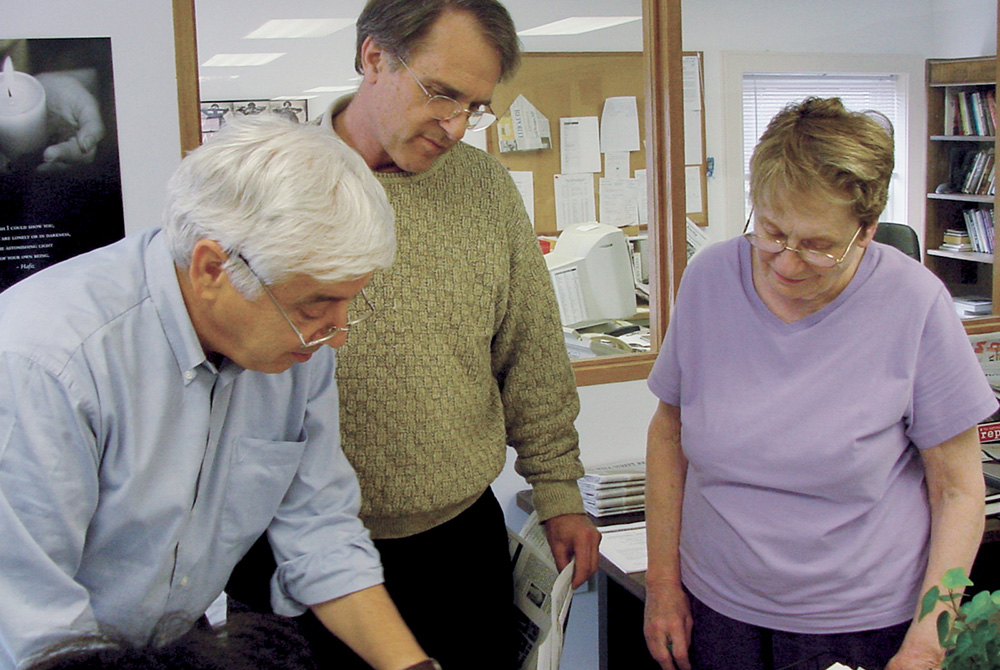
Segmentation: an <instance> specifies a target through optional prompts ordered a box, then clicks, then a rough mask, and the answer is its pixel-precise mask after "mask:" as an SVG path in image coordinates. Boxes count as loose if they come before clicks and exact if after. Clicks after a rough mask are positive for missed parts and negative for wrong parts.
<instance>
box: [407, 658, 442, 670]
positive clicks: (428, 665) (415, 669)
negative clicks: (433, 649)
mask: <svg viewBox="0 0 1000 670" xmlns="http://www.w3.org/2000/svg"><path fill="white" fill-rule="evenodd" d="M406 670H441V664H440V663H438V662H437V661H435V660H434V659H433V658H428V659H427V660H426V661H420V662H419V663H417V664H416V665H411V666H410V667H408V668H406Z"/></svg>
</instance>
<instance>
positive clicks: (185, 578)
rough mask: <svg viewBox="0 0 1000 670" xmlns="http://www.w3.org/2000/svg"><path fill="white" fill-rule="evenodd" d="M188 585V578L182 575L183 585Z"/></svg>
mask: <svg viewBox="0 0 1000 670" xmlns="http://www.w3.org/2000/svg"><path fill="white" fill-rule="evenodd" d="M187 585H188V578H187V577H181V586H187Z"/></svg>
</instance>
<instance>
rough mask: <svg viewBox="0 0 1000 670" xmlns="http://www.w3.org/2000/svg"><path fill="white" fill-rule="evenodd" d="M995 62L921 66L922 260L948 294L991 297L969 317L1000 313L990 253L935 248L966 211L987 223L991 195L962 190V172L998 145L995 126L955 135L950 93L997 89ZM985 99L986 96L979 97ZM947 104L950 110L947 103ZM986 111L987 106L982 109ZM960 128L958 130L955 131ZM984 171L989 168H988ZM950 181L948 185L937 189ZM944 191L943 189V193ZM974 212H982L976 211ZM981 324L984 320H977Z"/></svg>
mask: <svg viewBox="0 0 1000 670" xmlns="http://www.w3.org/2000/svg"><path fill="white" fill-rule="evenodd" d="M996 81H997V62H996V58H995V57H993V56H988V57H980V58H958V59H930V60H928V61H927V65H926V83H927V105H928V108H927V138H928V139H927V198H926V218H925V225H926V228H925V231H924V245H925V248H926V252H925V262H926V264H927V266H928V267H929V268H930V269H931V270H932V271H934V272H935V273H936V274H937V275H938V276H939V277H940V278H941V279H942V280H943V281H944V283H945V284H946V285H947V286H948V290H949V291H951V293H952V295H978V296H981V297H985V298H990V299H991V300H992V301H993V314H992V315H990V316H989V317H985V318H977V319H970V320H969V321H968V322H967V326H968V327H969V328H971V329H975V328H976V327H977V325H976V324H975V323H974V322H982V321H984V320H990V319H992V318H994V317H996V316H997V315H1000V278H998V277H997V273H998V264H997V263H995V262H994V254H991V253H984V252H981V251H970V252H963V251H949V250H943V249H940V246H941V244H942V242H943V237H944V232H945V230H947V229H949V228H957V229H966V228H967V226H966V221H965V214H964V213H965V211H966V210H972V211H975V210H981V212H985V216H986V217H987V218H988V219H989V220H990V221H991V222H992V223H991V224H990V226H991V228H992V230H993V231H996V222H995V221H992V219H993V216H992V215H993V212H994V211H995V208H996V204H997V203H996V199H997V198H996V195H995V194H994V195H989V194H987V193H984V192H982V191H978V192H975V191H974V192H971V193H966V192H961V189H962V187H963V185H964V177H965V176H966V174H967V172H968V171H969V170H970V169H971V167H972V165H973V164H974V161H975V157H976V155H977V154H986V153H988V152H989V150H992V151H993V152H996V150H997V134H996V131H992V132H991V133H985V132H976V131H975V130H974V129H970V128H966V129H965V130H964V133H963V134H956V131H954V130H952V128H946V127H945V126H946V125H951V124H950V121H951V114H950V113H949V112H948V108H949V107H952V103H951V100H952V97H953V96H954V95H955V94H956V93H957V94H963V93H964V94H968V93H972V92H976V93H979V94H985V92H986V91H991V92H992V94H993V95H995V92H996ZM982 97H983V98H985V95H983V96H982ZM952 109H954V108H953V107H952ZM987 113H988V111H987ZM958 132H959V133H961V132H962V131H961V130H959V131H958ZM994 155H995V154H994ZM987 173H988V168H987ZM942 184H950V185H951V188H942V187H941V185H942ZM942 191H943V192H942ZM979 216H984V214H982V213H980V214H979ZM978 325H979V326H982V325H983V324H981V323H980V324H978Z"/></svg>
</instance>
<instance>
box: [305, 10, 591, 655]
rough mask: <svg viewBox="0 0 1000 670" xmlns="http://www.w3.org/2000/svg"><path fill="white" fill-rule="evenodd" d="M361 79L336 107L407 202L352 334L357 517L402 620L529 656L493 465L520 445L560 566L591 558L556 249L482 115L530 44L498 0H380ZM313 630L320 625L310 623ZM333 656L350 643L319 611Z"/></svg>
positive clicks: (579, 577) (427, 641)
mask: <svg viewBox="0 0 1000 670" xmlns="http://www.w3.org/2000/svg"><path fill="white" fill-rule="evenodd" d="M357 29H358V54H357V62H356V66H357V69H358V72H359V73H361V74H362V75H363V81H362V83H361V85H360V87H359V89H358V91H357V93H356V94H355V95H353V96H352V97H350V98H348V99H344V100H340V101H338V102H337V103H336V104H334V106H333V107H332V108H331V109H330V110H328V111H327V113H326V114H325V115H324V117H323V119H322V124H323V125H324V126H325V127H327V128H330V129H331V131H333V132H335V133H337V134H338V135H339V136H340V137H341V138H342V139H344V141H346V142H347V143H348V144H349V145H350V146H352V147H354V148H355V149H356V150H357V151H358V152H359V153H360V154H361V156H362V157H363V158H364V159H365V161H366V162H367V164H368V166H369V167H370V168H371V169H372V170H373V171H374V172H375V175H376V176H377V177H378V179H379V181H380V183H381V184H382V186H383V188H384V189H385V191H386V195H387V196H388V198H389V201H390V203H391V204H392V206H393V209H394V210H395V212H396V235H397V245H398V252H397V261H396V263H395V264H394V265H393V267H392V268H390V269H388V270H386V271H384V272H381V273H379V274H378V276H376V277H375V278H374V279H373V281H372V283H371V284H370V285H369V287H368V289H367V293H368V295H369V296H370V298H371V299H372V301H373V302H374V303H375V304H377V305H378V309H379V316H378V318H377V319H373V320H372V323H371V326H372V327H371V328H370V329H366V330H365V331H363V332H361V331H359V332H358V333H352V336H351V337H352V340H351V341H350V342H349V343H347V344H346V345H345V346H344V347H343V348H342V349H341V351H340V355H339V366H338V372H337V378H338V382H339V386H340V402H341V409H340V414H341V429H342V436H343V449H344V453H345V454H346V455H347V457H348V459H349V460H350V461H351V463H352V465H353V466H354V468H355V470H356V471H357V474H358V478H359V481H360V483H361V491H362V510H361V518H362V520H363V521H364V523H365V525H366V526H367V527H368V528H369V530H370V531H371V534H372V537H373V538H374V539H375V544H376V547H377V548H378V550H379V552H380V554H381V556H382V561H383V565H384V568H385V583H386V588H387V589H388V590H389V593H390V595H391V596H392V598H393V600H394V601H395V602H396V605H397V606H398V607H399V609H400V612H401V613H402V615H403V618H404V620H405V621H406V622H407V624H408V625H409V626H410V627H411V629H412V630H413V632H414V634H415V635H416V637H417V639H418V641H419V642H420V644H421V645H423V647H424V649H426V650H427V652H428V653H429V654H430V655H431V656H433V657H435V658H437V659H438V660H439V661H440V662H441V664H442V667H444V668H445V670H461V669H462V668H476V669H477V670H481V669H488V668H497V669H504V670H509V669H510V668H514V667H516V661H515V659H514V658H513V653H514V645H513V641H514V639H515V635H516V632H515V631H514V630H513V628H514V626H513V618H512V612H513V608H512V602H513V593H512V584H511V581H512V579H511V567H510V560H509V555H508V548H507V535H506V526H505V524H504V518H503V512H502V510H501V508H500V505H499V503H498V502H497V500H496V498H495V497H494V495H493V493H492V491H491V490H490V484H491V483H492V482H493V480H494V479H495V478H496V477H497V475H499V474H500V472H501V470H502V469H503V467H504V463H505V457H506V448H507V446H508V445H509V446H511V447H513V448H514V449H515V450H516V451H517V461H516V465H515V467H516V470H517V472H518V473H520V474H521V475H523V476H524V477H525V478H526V479H527V480H528V482H529V483H530V484H531V485H532V488H533V499H534V505H535V507H536V509H537V510H538V513H539V516H540V518H541V520H543V521H544V528H545V531H546V534H547V537H548V540H549V544H550V546H551V548H552V551H553V555H554V556H555V558H556V562H557V564H558V565H559V567H562V566H564V565H566V564H567V563H569V561H570V560H571V559H572V558H574V557H575V558H576V566H575V573H574V584H575V585H579V584H581V583H583V582H584V581H586V579H588V578H589V577H590V576H591V575H592V574H593V573H594V571H595V570H596V568H597V548H598V544H599V542H600V535H599V533H598V532H597V531H596V529H595V528H594V527H593V525H592V524H591V523H590V521H589V520H588V519H587V517H586V515H585V514H583V506H582V502H581V499H580V493H579V490H578V488H577V485H576V480H577V479H578V478H579V477H580V476H581V475H582V474H583V468H582V466H581V464H580V460H579V449H578V446H577V434H576V430H575V428H574V426H573V422H574V420H575V418H576V415H577V412H578V410H579V401H578V397H577V393H576V386H575V383H574V379H573V374H572V370H571V368H570V366H569V361H568V358H567V355H566V349H565V346H564V344H563V337H562V331H561V328H560V325H559V319H558V308H557V306H556V302H555V297H554V294H553V289H552V284H551V281H550V279H549V275H548V272H547V271H546V268H545V263H544V260H543V258H542V255H541V251H540V249H539V245H538V242H537V240H536V238H535V235H534V231H533V230H532V227H531V223H530V221H529V220H528V217H527V215H526V213H525V210H524V206H523V204H522V202H521V199H520V196H519V194H518V192H517V190H516V188H515V186H514V184H513V182H512V181H511V179H510V178H509V176H508V175H507V173H506V170H505V168H504V167H503V166H502V165H501V164H500V163H499V162H498V161H497V160H496V159H494V158H493V157H491V156H489V155H488V154H486V153H484V152H482V151H480V150H478V149H475V148H473V147H471V146H469V145H467V144H464V143H461V142H459V140H460V139H461V138H462V137H463V135H464V134H465V132H466V131H467V130H469V129H470V128H473V129H474V128H476V127H477V126H478V127H480V128H481V127H484V126H488V125H489V123H490V122H491V121H492V119H493V116H492V113H491V110H490V109H489V101H490V99H491V97H492V95H493V90H494V87H495V86H496V84H497V83H498V82H499V81H501V80H503V79H505V78H507V77H509V76H511V75H512V74H513V70H514V69H515V68H516V66H517V63H518V60H519V50H518V49H519V47H518V40H517V36H516V33H515V31H514V26H513V22H512V21H511V20H510V16H509V15H508V14H507V11H506V9H504V8H503V6H502V5H500V4H499V3H498V2H496V0H426V1H424V2H419V3H415V2H412V0H370V1H369V2H368V4H367V6H366V7H365V9H364V10H363V12H362V14H361V17H360V18H359V19H358V22H357ZM307 632H308V631H307ZM312 642H313V647H314V649H315V650H316V651H317V658H318V659H319V660H321V661H336V662H337V663H339V664H340V665H337V666H335V667H338V668H350V667H364V666H361V665H352V664H351V663H352V661H351V658H350V657H351V654H350V653H349V652H348V651H347V650H346V649H344V648H342V647H340V646H339V645H337V643H336V641H335V640H333V639H332V637H330V638H325V637H324V634H323V632H322V631H321V630H319V629H318V628H317V630H316V635H315V636H314V637H313V640H312Z"/></svg>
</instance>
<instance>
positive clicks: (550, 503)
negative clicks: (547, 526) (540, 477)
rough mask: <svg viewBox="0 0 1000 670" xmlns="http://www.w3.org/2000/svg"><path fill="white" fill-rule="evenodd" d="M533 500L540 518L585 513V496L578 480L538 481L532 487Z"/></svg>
mask: <svg viewBox="0 0 1000 670" xmlns="http://www.w3.org/2000/svg"><path fill="white" fill-rule="evenodd" d="M531 502H532V504H533V505H534V506H535V511H537V512H538V520H539V521H540V522H542V521H548V520H549V519H551V518H552V517H555V516H559V515H561V514H583V498H581V497H580V487H578V486H577V485H576V480H575V479H574V480H570V481H562V482H536V483H535V484H534V485H533V486H532V488H531Z"/></svg>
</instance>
